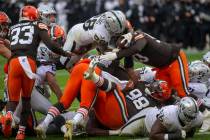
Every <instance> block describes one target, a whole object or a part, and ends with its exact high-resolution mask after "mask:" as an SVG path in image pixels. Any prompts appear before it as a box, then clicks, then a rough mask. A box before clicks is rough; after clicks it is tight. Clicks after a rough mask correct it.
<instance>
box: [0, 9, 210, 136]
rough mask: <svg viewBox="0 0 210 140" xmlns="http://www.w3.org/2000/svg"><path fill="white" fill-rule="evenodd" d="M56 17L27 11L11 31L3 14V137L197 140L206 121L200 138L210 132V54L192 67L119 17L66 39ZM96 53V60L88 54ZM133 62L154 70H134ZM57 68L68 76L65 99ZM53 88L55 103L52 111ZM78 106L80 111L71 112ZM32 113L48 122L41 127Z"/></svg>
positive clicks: (175, 50) (108, 15)
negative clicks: (76, 100)
mask: <svg viewBox="0 0 210 140" xmlns="http://www.w3.org/2000/svg"><path fill="white" fill-rule="evenodd" d="M55 17H56V12H55V11H54V9H53V8H51V7H48V6H41V7H38V9H36V8H35V7H33V6H24V7H23V8H22V9H21V10H20V18H19V23H18V24H16V25H13V26H11V27H10V28H9V24H10V20H9V17H8V16H7V15H6V14H5V13H3V12H0V46H1V48H0V53H1V55H2V56H4V57H6V58H7V59H8V62H7V64H6V65H5V69H4V70H5V75H6V78H5V81H6V82H5V87H6V89H5V102H6V103H5V104H6V107H5V108H4V114H3V115H2V116H1V118H0V124H1V132H2V135H4V136H5V137H10V136H12V135H15V136H16V140H23V139H25V136H26V135H37V136H38V137H39V138H40V139H46V134H62V133H63V134H64V139H66V140H71V139H72V136H73V135H82V134H85V135H92V136H103V135H104V136H105V135H107V136H108V135H126V136H127V135H129V136H141V137H150V139H151V140H153V139H163V140H176V139H177V140H180V139H185V138H187V137H193V135H194V133H195V132H196V129H197V128H200V127H201V126H202V123H203V120H204V121H206V122H207V123H205V124H204V125H203V126H202V128H201V129H200V131H201V132H206V131H208V130H209V128H210V122H208V120H209V119H208V115H209V113H208V108H209V107H210V104H209V103H210V102H209V101H208V100H209V99H208V98H209V95H208V93H209V90H208V85H209V84H208V82H209V81H208V78H209V76H210V75H209V65H208V64H210V54H209V53H207V54H206V55H205V56H204V59H203V60H205V61H195V62H192V63H191V64H190V65H189V66H188V61H187V58H186V55H185V53H184V52H183V51H182V50H181V48H180V47H179V46H178V45H176V44H169V43H166V42H162V41H160V40H157V39H156V38H153V37H152V36H150V35H148V34H146V33H144V32H142V31H135V30H134V29H133V27H132V26H131V25H130V24H129V21H127V19H126V17H125V15H124V14H123V13H122V12H121V11H107V12H105V13H102V14H100V15H97V16H94V17H92V18H90V19H89V20H87V21H85V22H84V23H78V24H76V25H75V26H73V27H72V28H71V29H70V30H69V32H68V34H67V36H66V35H65V32H64V30H63V29H62V28H61V27H60V26H59V25H57V24H56V18H55ZM7 39H8V40H7ZM93 49H96V50H97V52H98V54H97V55H94V56H93V55H88V52H89V51H90V50H93ZM121 59H124V66H123V67H122V66H121V65H120V60H121ZM134 60H136V61H137V62H139V63H142V64H145V65H148V66H151V68H150V67H144V68H140V69H134ZM57 69H66V70H67V71H68V72H69V79H68V81H67V82H66V86H65V89H64V91H63V92H62V90H61V89H60V87H59V86H58V84H57V82H56V78H55V74H56V70H57ZM48 87H50V89H51V90H52V91H53V92H54V93H55V94H56V96H57V99H58V101H57V103H56V104H54V105H52V104H51V102H50V101H49V96H50V90H49V88H48ZM75 99H78V101H79V107H78V109H77V111H76V112H70V111H68V108H69V107H70V106H71V105H72V103H73V101H74V100H75ZM3 107H4V102H2V108H3ZM34 112H39V113H42V114H44V115H45V117H44V118H43V119H41V120H40V121H36V117H35V115H34ZM203 114H204V115H203ZM203 116H204V117H205V118H204V117H203Z"/></svg>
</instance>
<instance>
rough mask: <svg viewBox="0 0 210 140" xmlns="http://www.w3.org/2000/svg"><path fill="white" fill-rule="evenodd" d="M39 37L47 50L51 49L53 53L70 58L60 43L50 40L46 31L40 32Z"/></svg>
mask: <svg viewBox="0 0 210 140" xmlns="http://www.w3.org/2000/svg"><path fill="white" fill-rule="evenodd" d="M39 36H40V38H41V40H42V41H43V42H44V44H45V45H46V46H47V48H49V49H50V50H51V51H53V52H54V53H56V54H59V55H62V56H68V54H67V52H65V51H64V50H63V49H62V48H61V47H60V45H59V44H58V43H56V42H54V41H52V40H51V39H50V37H49V35H48V33H47V31H46V30H39Z"/></svg>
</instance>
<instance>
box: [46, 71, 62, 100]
mask: <svg viewBox="0 0 210 140" xmlns="http://www.w3.org/2000/svg"><path fill="white" fill-rule="evenodd" d="M46 79H47V82H48V85H49V86H50V88H51V89H52V91H53V92H54V93H55V95H56V97H57V99H58V100H59V99H60V98H61V96H62V91H61V89H60V87H59V85H58V83H57V80H56V78H55V75H54V74H52V73H50V72H47V73H46Z"/></svg>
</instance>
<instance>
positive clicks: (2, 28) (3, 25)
mask: <svg viewBox="0 0 210 140" xmlns="http://www.w3.org/2000/svg"><path fill="white" fill-rule="evenodd" d="M10 23H11V20H10V18H9V17H8V16H7V14H6V13H4V12H1V11H0V37H2V38H4V37H6V35H7V33H8V31H9V24H10Z"/></svg>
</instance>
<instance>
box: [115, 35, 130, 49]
mask: <svg viewBox="0 0 210 140" xmlns="http://www.w3.org/2000/svg"><path fill="white" fill-rule="evenodd" d="M132 38H133V35H132V33H130V32H129V33H127V34H124V35H122V36H121V37H120V38H119V39H118V40H117V47H119V48H128V47H129V46H130V44H131V41H132Z"/></svg>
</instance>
